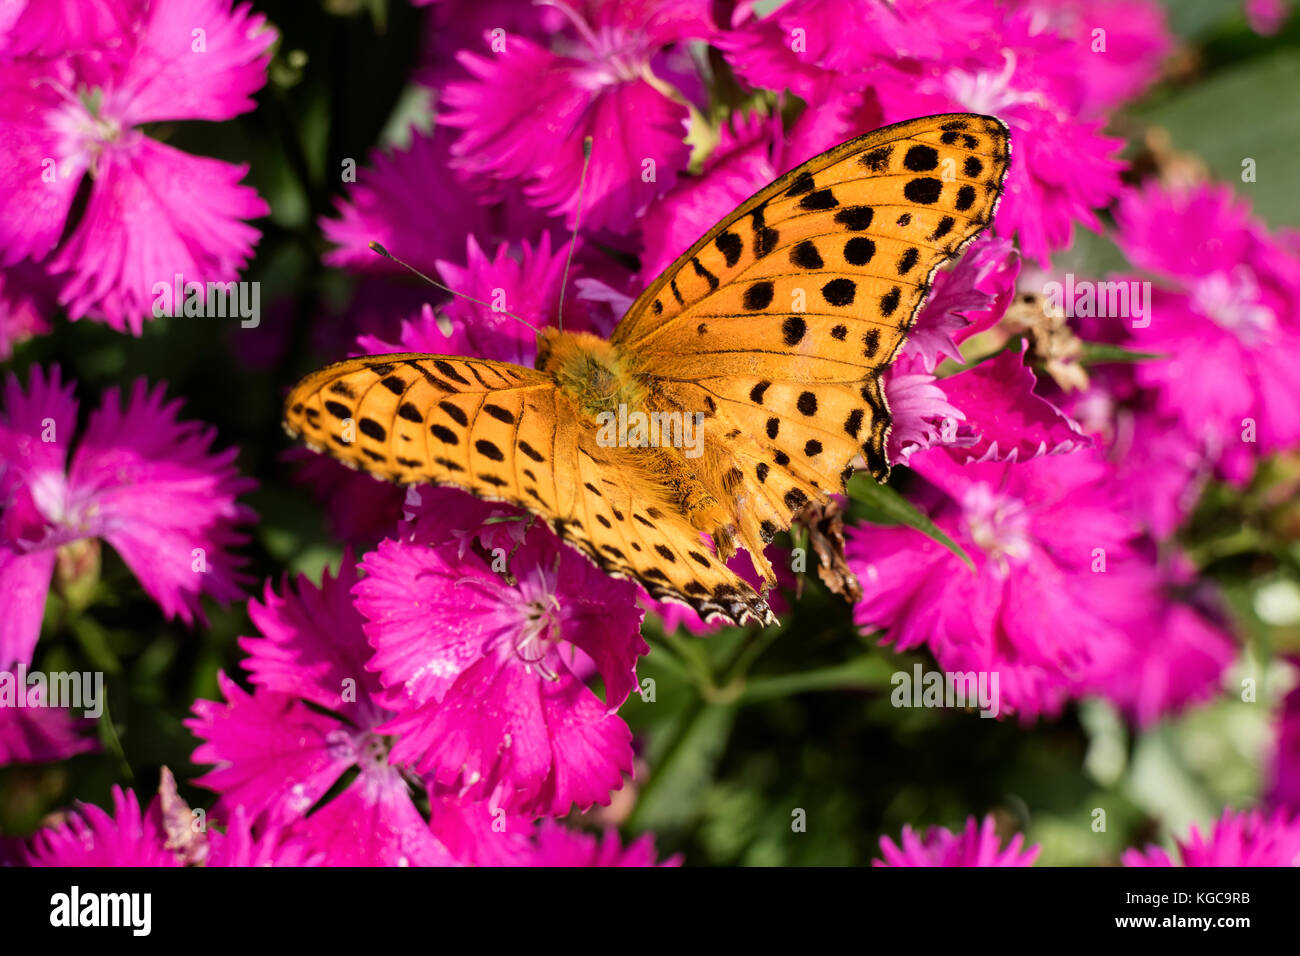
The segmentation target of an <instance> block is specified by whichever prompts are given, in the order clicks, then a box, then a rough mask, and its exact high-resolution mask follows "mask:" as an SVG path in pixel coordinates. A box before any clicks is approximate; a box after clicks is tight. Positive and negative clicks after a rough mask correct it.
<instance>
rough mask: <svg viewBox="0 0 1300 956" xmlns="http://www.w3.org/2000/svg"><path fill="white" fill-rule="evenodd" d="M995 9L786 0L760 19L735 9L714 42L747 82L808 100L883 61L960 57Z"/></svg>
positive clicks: (861, 80) (994, 19)
mask: <svg viewBox="0 0 1300 956" xmlns="http://www.w3.org/2000/svg"><path fill="white" fill-rule="evenodd" d="M744 6H745V7H747V8H749V10H747V11H745V12H752V6H753V5H752V4H746V5H744ZM998 14H999V11H998V10H997V8H996V6H995V5H994V4H991V3H988V2H987V0H946V2H944V3H934V2H932V0H895V2H892V3H889V4H885V3H880V2H878V0H793V2H790V3H785V4H782V5H780V6H779V7H778V8H777V9H776V10H774V11H773V12H772V13H771V14H770V15H769V16H767V17H765V18H763V19H748V20H742V19H741V18H742V17H743V16H744V13H743V12H742V11H741V10H737V16H736V17H735V18H733V21H734V22H733V26H738V27H739V29H737V30H736V31H734V32H732V33H728V34H724V35H723V36H722V37H720V38H719V39H718V41H717V43H718V46H719V47H720V48H721V49H722V50H723V51H725V52H726V53H727V59H728V62H730V63H731V65H732V67H733V68H734V69H735V70H736V72H737V73H739V74H740V75H741V76H742V77H744V78H745V79H746V80H748V81H749V83H750V84H752V85H754V86H758V87H763V88H766V89H769V90H777V91H780V90H783V89H787V88H788V89H790V90H792V91H793V92H794V93H796V94H797V95H798V96H799V97H801V98H802V99H804V100H807V101H809V102H815V101H816V100H818V99H820V98H821V97H822V96H824V95H825V94H826V93H827V92H828V91H829V90H831V89H833V88H836V87H837V86H838V85H840V84H842V85H843V86H844V87H848V88H853V87H857V88H861V87H862V86H866V85H867V83H868V82H869V79H870V74H871V71H872V70H873V68H874V67H875V66H877V65H878V64H880V63H881V62H883V61H893V60H895V59H898V60H913V59H920V60H935V61H943V60H946V59H950V58H953V57H957V56H960V55H961V54H962V53H963V52H965V51H966V50H967V49H968V48H969V46H970V45H971V44H972V42H973V38H975V37H978V36H980V35H981V34H987V33H989V32H990V31H991V30H993V29H995V28H996V27H997V24H998V19H999V17H998Z"/></svg>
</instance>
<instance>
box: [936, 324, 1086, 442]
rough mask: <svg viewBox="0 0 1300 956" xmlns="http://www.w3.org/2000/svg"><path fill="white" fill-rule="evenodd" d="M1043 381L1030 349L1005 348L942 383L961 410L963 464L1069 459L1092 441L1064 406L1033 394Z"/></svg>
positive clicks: (947, 396)
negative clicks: (1051, 457)
mask: <svg viewBox="0 0 1300 956" xmlns="http://www.w3.org/2000/svg"><path fill="white" fill-rule="evenodd" d="M1037 383H1038V380H1037V378H1036V377H1035V375H1034V372H1033V370H1032V369H1031V368H1030V367H1029V366H1028V365H1026V364H1025V350H1024V347H1022V348H1021V349H1018V350H1016V349H1004V350H1003V351H1001V352H999V353H998V354H997V355H996V356H994V357H993V358H992V359H989V360H988V361H985V362H981V363H980V364H979V365H976V366H975V367H974V368H969V369H966V370H965V371H963V372H958V373H957V374H956V375H951V376H949V377H947V378H943V379H940V380H939V381H938V385H939V387H940V388H941V389H942V391H943V394H944V397H945V399H946V400H947V401H948V402H951V403H952V404H953V405H954V406H956V407H957V408H959V409H961V411H962V416H961V420H962V424H961V425H959V426H958V427H956V428H955V429H954V430H953V431H954V440H952V441H949V442H946V444H947V445H948V446H949V453H950V454H951V455H952V456H953V458H954V459H955V460H956V461H958V462H965V461H1024V460H1025V459H1028V458H1037V457H1039V456H1042V455H1066V454H1070V453H1072V452H1076V451H1078V450H1079V449H1081V448H1087V447H1088V446H1089V445H1091V444H1092V441H1091V439H1089V438H1088V436H1087V435H1085V434H1084V433H1083V431H1082V430H1081V429H1080V428H1079V426H1078V425H1077V424H1076V423H1075V422H1074V421H1073V420H1072V419H1071V418H1069V417H1068V416H1067V415H1065V414H1064V413H1063V412H1062V411H1061V410H1060V409H1059V408H1057V407H1056V406H1055V405H1053V404H1052V403H1051V402H1049V401H1047V399H1045V398H1043V397H1042V396H1040V395H1038V394H1037V393H1036V392H1035V391H1034V387H1035V386H1036V385H1037Z"/></svg>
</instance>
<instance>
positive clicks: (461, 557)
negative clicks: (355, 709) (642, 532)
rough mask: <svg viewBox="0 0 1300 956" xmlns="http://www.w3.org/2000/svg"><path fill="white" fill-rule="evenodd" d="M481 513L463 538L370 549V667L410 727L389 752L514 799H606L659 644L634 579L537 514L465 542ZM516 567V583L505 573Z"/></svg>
mask: <svg viewBox="0 0 1300 956" xmlns="http://www.w3.org/2000/svg"><path fill="white" fill-rule="evenodd" d="M461 497H464V496H463V495H462V496H461ZM479 520H481V518H473V517H469V518H468V520H467V521H466V522H465V525H464V527H466V528H468V529H470V533H469V534H466V535H465V536H463V537H462V538H461V545H460V546H459V547H456V546H454V545H453V543H452V541H451V539H450V535H449V534H448V535H446V536H442V537H441V539H440V543H438V542H435V543H434V544H432V545H430V544H426V543H425V540H426V539H425V538H423V537H420V536H419V535H418V534H412V535H410V536H409V537H404V538H403V539H402V540H398V541H392V540H390V541H385V542H384V543H382V544H381V545H380V546H379V549H378V550H377V551H374V552H372V553H371V554H369V555H367V556H366V558H365V561H364V562H363V567H364V568H365V571H366V576H365V577H364V578H363V579H362V581H361V582H360V583H359V584H358V585H357V586H356V588H355V594H356V603H357V608H358V609H359V610H360V611H361V613H362V614H364V615H365V616H366V618H368V619H369V620H368V623H367V624H366V634H367V635H368V636H369V638H370V641H371V643H372V644H373V645H374V647H375V656H374V658H373V660H372V661H371V663H370V666H371V667H373V668H375V669H377V670H378V671H379V673H380V675H381V678H382V681H383V684H384V686H385V687H386V688H387V689H388V690H389V692H390V696H389V700H390V702H391V703H392V705H393V706H395V707H397V708H399V714H398V716H397V717H395V718H394V719H392V720H390V721H389V722H388V723H387V724H385V725H384V726H383V727H382V728H381V729H382V732H384V733H390V734H395V735H396V736H397V738H398V739H397V742H396V743H395V744H394V747H393V758H394V759H395V760H399V761H402V762H409V763H412V764H414V765H415V766H416V768H417V769H418V770H419V771H420V772H422V773H427V774H429V775H430V777H431V779H432V780H433V781H434V782H435V783H436V785H437V786H438V787H441V788H444V789H449V790H455V791H456V792H458V793H459V794H460V795H461V796H462V797H464V798H467V799H471V800H483V799H487V800H490V801H491V802H492V805H493V806H495V807H500V808H502V809H503V810H505V811H506V812H509V813H519V814H532V815H545V814H549V815H561V814H564V813H566V812H568V810H569V808H570V806H572V805H573V804H575V803H576V804H577V805H578V806H579V807H580V808H584V809H585V808H586V807H589V806H591V805H592V804H593V803H608V801H609V794H610V792H611V791H612V790H616V789H618V788H619V787H620V786H621V785H622V782H623V775H624V774H627V773H630V772H631V770H632V749H631V732H630V731H629V730H628V728H627V725H626V724H624V723H623V721H622V720H621V719H619V717H618V716H617V715H616V714H615V711H616V710H617V708H618V706H619V705H620V704H621V703H622V702H623V701H624V700H625V699H626V698H627V696H628V694H629V693H631V692H632V690H634V689H635V688H636V686H637V685H636V674H635V666H636V659H637V657H638V656H639V655H641V654H643V653H645V652H646V650H647V648H646V645H645V643H644V642H643V641H642V640H641V637H640V622H641V616H642V615H641V611H640V610H638V609H637V608H636V605H635V594H636V591H635V588H634V587H633V586H632V585H631V584H628V583H626V582H623V581H617V580H614V579H611V578H609V577H607V576H605V575H604V574H602V573H601V572H600V571H598V570H597V569H596V567H595V566H594V565H592V564H591V563H590V562H589V561H588V560H587V559H586V558H584V557H583V556H582V555H581V554H579V553H577V552H576V551H573V550H572V549H570V548H568V547H566V546H564V545H562V544H561V543H560V542H559V541H558V540H557V539H556V538H555V536H554V535H552V534H551V533H550V532H549V531H548V530H547V529H546V528H544V527H541V526H534V527H533V528H532V530H530V531H529V532H528V534H527V536H526V537H525V538H524V539H523V542H522V543H521V544H517V545H510V547H507V546H506V541H505V540H504V539H500V538H498V539H497V540H496V541H493V540H492V539H491V538H489V539H487V540H486V541H485V542H483V543H484V548H492V547H494V546H495V549H496V550H495V553H493V552H492V551H488V552H487V557H486V558H485V557H484V556H483V552H482V551H479V550H473V549H471V547H469V544H470V540H469V539H470V537H472V535H473V533H474V529H475V528H476V527H477V526H478V523H479ZM490 527H492V528H494V529H498V533H501V532H499V529H500V527H501V526H500V525H494V526H490ZM416 530H417V532H418V530H419V526H418V525H417V528H416ZM511 551H513V555H511ZM506 565H508V568H509V571H510V574H511V575H512V576H513V578H514V579H515V581H516V582H517V583H516V584H513V585H512V584H510V583H508V581H507V580H506V579H505V578H504V577H503V576H502V575H501V574H499V573H498V572H497V568H498V567H499V568H501V569H503V570H504V568H505V566H506ZM574 648H576V649H578V650H580V651H581V652H583V653H584V654H585V655H586V656H587V657H589V658H590V659H591V660H592V661H593V662H594V664H595V667H596V669H597V670H598V671H599V673H600V675H601V677H602V678H603V680H604V684H605V701H604V702H603V703H602V702H601V700H600V698H598V697H597V696H596V695H595V694H594V693H592V692H591V691H590V690H588V689H587V688H586V687H585V686H584V685H583V684H582V682H581V681H579V680H578V679H577V678H576V677H575V676H574V675H573V672H572V667H573V666H574V665H573V664H572V663H571V662H572V661H574V654H573V649H574Z"/></svg>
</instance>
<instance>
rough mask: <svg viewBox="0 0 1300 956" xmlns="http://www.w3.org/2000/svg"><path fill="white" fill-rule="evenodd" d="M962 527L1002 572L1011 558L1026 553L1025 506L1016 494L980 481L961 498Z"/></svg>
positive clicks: (1028, 549)
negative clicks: (965, 528) (963, 520)
mask: <svg viewBox="0 0 1300 956" xmlns="http://www.w3.org/2000/svg"><path fill="white" fill-rule="evenodd" d="M962 511H963V513H964V517H965V519H966V527H967V530H968V531H969V533H970V537H971V540H972V541H973V542H975V545H976V547H978V548H979V549H980V550H981V551H983V552H984V553H985V554H987V555H988V556H989V557H990V558H992V559H993V561H994V563H995V564H996V565H997V566H998V568H999V570H1000V571H1001V573H1002V574H1004V575H1005V574H1006V573H1007V571H1008V570H1009V566H1010V564H1011V562H1016V563H1019V562H1021V561H1024V560H1025V559H1026V558H1028V557H1029V552H1030V537H1029V510H1028V509H1027V508H1026V507H1025V503H1024V502H1023V501H1021V500H1020V499H1019V498H1013V497H1011V496H1010V495H1004V494H1001V493H999V492H997V491H994V490H993V489H992V488H991V487H990V486H989V485H987V484H985V483H984V482H980V483H979V484H977V485H974V486H973V487H972V488H970V489H969V490H968V491H967V492H966V494H965V497H964V498H963V499H962Z"/></svg>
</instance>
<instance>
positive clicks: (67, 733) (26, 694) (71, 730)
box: [0, 665, 99, 766]
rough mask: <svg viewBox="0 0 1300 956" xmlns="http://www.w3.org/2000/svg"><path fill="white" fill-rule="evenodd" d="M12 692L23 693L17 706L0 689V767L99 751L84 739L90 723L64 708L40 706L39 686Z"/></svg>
mask: <svg viewBox="0 0 1300 956" xmlns="http://www.w3.org/2000/svg"><path fill="white" fill-rule="evenodd" d="M2 669H3V665H0V670H2ZM8 673H9V674H13V673H14V672H12V671H9V672H8ZM19 673H22V672H21V671H19ZM15 676H17V675H15ZM7 679H13V678H12V677H11V678H3V677H0V680H7ZM19 679H21V678H19ZM14 690H15V692H16V693H21V694H23V701H22V703H21V705H20V704H19V703H18V701H17V700H16V699H15V700H9V699H8V698H7V695H6V694H5V692H4V691H3V690H0V766H4V765H6V764H11V763H50V762H53V761H56V760H66V759H67V758H69V757H72V756H75V755H76V754H80V753H86V752H88V751H92V750H98V749H99V744H98V742H96V741H95V739H94V738H93V737H91V736H88V734H89V733H90V732H91V731H92V730H93V727H94V725H93V722H92V721H90V720H87V719H84V718H82V717H75V716H73V714H72V711H70V710H68V709H67V708H64V707H46V706H44V704H45V701H44V694H43V692H42V688H41V687H39V686H25V687H22V688H21V689H19V688H14Z"/></svg>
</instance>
